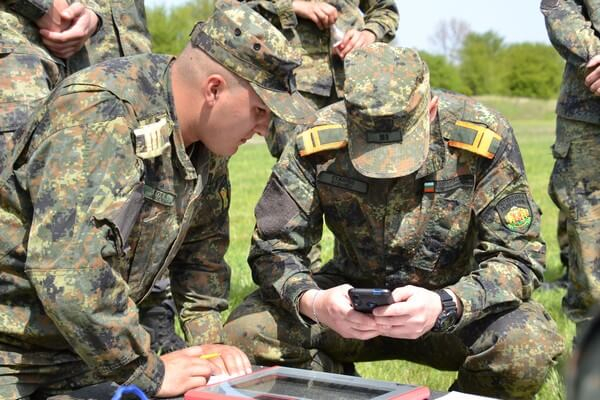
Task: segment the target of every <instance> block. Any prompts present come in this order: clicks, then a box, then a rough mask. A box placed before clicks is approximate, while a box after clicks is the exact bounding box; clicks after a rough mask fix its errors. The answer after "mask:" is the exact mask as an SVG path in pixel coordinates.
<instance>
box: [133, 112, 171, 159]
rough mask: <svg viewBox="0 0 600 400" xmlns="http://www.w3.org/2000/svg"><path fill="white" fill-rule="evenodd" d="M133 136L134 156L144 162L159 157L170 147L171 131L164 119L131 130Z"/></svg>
mask: <svg viewBox="0 0 600 400" xmlns="http://www.w3.org/2000/svg"><path fill="white" fill-rule="evenodd" d="M133 133H134V134H135V154H136V155H137V156H138V157H140V158H142V159H144V160H146V159H149V158H155V157H158V156H160V155H161V154H162V153H163V152H164V151H165V150H166V149H168V148H169V147H170V146H171V143H170V142H169V137H170V136H171V130H170V129H169V124H168V123H167V119H166V118H161V119H160V120H158V121H156V122H153V123H150V124H148V125H144V126H141V127H139V128H137V129H134V130H133Z"/></svg>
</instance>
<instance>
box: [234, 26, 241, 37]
mask: <svg viewBox="0 0 600 400" xmlns="http://www.w3.org/2000/svg"><path fill="white" fill-rule="evenodd" d="M233 33H234V34H235V36H240V35H241V34H242V31H241V30H240V28H235V31H233Z"/></svg>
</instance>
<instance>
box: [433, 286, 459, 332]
mask: <svg viewBox="0 0 600 400" xmlns="http://www.w3.org/2000/svg"><path fill="white" fill-rule="evenodd" d="M435 292H436V293H437V294H438V296H440V299H441V301H442V312H440V315H438V318H437V320H436V321H435V325H433V328H431V331H432V332H448V331H449V330H450V329H451V328H452V327H453V326H454V325H455V324H456V321H457V320H458V309H457V308H456V303H455V302H454V300H453V299H452V296H450V295H449V294H448V292H446V291H445V290H443V289H442V290H436V291H435Z"/></svg>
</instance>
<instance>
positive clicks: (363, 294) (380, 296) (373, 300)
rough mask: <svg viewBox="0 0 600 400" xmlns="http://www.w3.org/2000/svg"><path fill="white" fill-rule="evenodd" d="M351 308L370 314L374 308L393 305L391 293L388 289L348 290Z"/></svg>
mask: <svg viewBox="0 0 600 400" xmlns="http://www.w3.org/2000/svg"><path fill="white" fill-rule="evenodd" d="M348 296H350V301H351V302H352V307H353V308H354V309H355V310H356V311H360V312H364V313H370V312H371V311H373V309H374V308H375V307H379V306H386V305H388V304H392V303H394V298H393V297H392V292H390V291H389V290H388V289H357V288H352V289H349V290H348Z"/></svg>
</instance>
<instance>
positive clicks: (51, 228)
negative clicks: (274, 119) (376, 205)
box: [0, 1, 312, 399]
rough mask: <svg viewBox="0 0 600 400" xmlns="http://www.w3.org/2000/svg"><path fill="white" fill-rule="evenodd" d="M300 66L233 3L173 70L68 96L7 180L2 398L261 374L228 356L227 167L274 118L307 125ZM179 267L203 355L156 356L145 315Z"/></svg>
mask: <svg viewBox="0 0 600 400" xmlns="http://www.w3.org/2000/svg"><path fill="white" fill-rule="evenodd" d="M240 60H241V61H242V62H239V61H240ZM299 63H300V57H299V56H297V54H295V53H294V52H293V51H292V50H291V49H290V48H289V46H287V42H286V40H285V38H284V37H283V36H282V35H281V33H279V32H278V31H277V30H276V29H275V28H274V27H273V26H272V25H270V24H269V23H268V22H267V21H266V20H265V19H263V18H262V17H261V16H260V15H258V14H257V13H255V12H253V11H251V10H250V9H248V8H247V7H244V6H241V5H240V4H239V3H237V2H233V1H228V2H224V3H223V4H219V5H218V9H217V10H216V11H215V14H214V15H213V16H212V17H211V18H210V19H209V20H208V21H207V22H206V23H201V24H198V25H197V26H196V28H195V29H194V32H193V34H192V38H191V44H190V45H188V46H187V47H186V49H185V50H184V52H183V53H182V55H181V56H180V57H179V58H177V59H174V58H173V57H169V56H160V55H151V54H150V55H139V56H133V57H124V58H119V59H114V60H111V61H109V62H106V63H101V64H99V65H97V66H94V67H91V68H88V69H86V70H84V71H81V72H79V73H76V74H73V75H71V76H70V77H68V78H66V79H65V80H63V81H62V82H61V83H60V84H59V85H58V87H57V88H56V89H55V90H54V91H53V92H52V94H51V96H50V97H49V98H48V99H47V100H46V101H45V103H44V105H43V107H41V108H39V109H38V110H37V111H36V112H35V114H34V115H33V117H32V118H31V120H30V122H29V123H28V124H27V126H26V128H25V129H22V130H19V131H18V134H17V135H16V142H15V146H16V147H15V151H14V152H13V153H12V156H11V158H10V160H9V164H8V165H10V166H11V168H8V169H5V170H3V171H1V172H0V231H1V232H2V235H0V286H1V287H2V288H3V289H2V296H1V298H0V398H13V399H14V398H24V397H27V396H37V397H43V396H49V395H52V394H54V393H62V392H64V391H66V390H70V389H75V388H78V387H82V386H86V385H89V384H92V383H96V382H99V381H104V380H114V381H116V382H118V383H124V382H125V383H131V384H136V385H137V386H139V387H140V388H141V389H142V390H144V391H145V392H146V393H147V394H148V395H150V396H154V395H157V396H158V397H168V396H174V395H178V394H181V393H183V392H184V391H186V390H189V389H190V388H192V387H195V386H199V385H203V384H205V383H206V379H207V378H208V376H209V375H213V374H216V373H221V372H229V373H230V374H240V373H244V372H247V371H248V370H249V369H250V364H249V363H248V359H247V358H246V356H245V355H244V354H243V353H242V352H241V351H240V350H239V349H236V348H234V347H231V346H224V345H220V344H218V343H222V342H223V336H222V325H221V321H220V315H219V314H220V312H221V311H222V310H224V309H225V308H226V307H227V296H228V292H229V279H230V269H229V267H228V266H227V264H226V263H225V261H224V259H223V256H224V254H225V251H226V248H227V245H228V241H229V238H228V215H227V214H228V208H229V204H230V185H229V179H228V176H227V159H228V157H229V156H230V155H232V154H233V153H235V151H236V150H237V148H238V146H239V145H240V144H242V143H243V142H245V141H246V140H247V139H249V138H250V137H251V136H252V135H253V134H254V133H255V132H259V133H261V134H264V133H266V130H267V126H268V123H269V119H270V112H269V109H271V110H272V111H273V112H275V113H276V114H277V115H278V116H279V117H280V118H283V119H286V120H288V121H290V122H296V121H297V122H302V123H307V122H310V120H311V119H312V118H311V115H310V113H311V109H310V106H309V105H308V104H307V103H305V102H304V101H303V99H302V98H301V96H300V95H299V94H298V92H297V91H294V90H293V88H294V84H293V74H292V70H293V69H294V68H295V67H296V66H298V65H299ZM167 269H168V270H169V271H170V277H171V283H172V292H173V296H174V298H175V301H176V303H177V306H178V309H179V310H180V317H181V320H182V324H183V330H184V332H185V335H186V339H187V340H188V342H189V343H190V344H194V345H198V346H193V347H190V348H188V349H184V350H180V351H176V352H173V353H169V354H166V355H162V356H161V357H159V356H158V355H156V354H155V353H154V352H152V351H151V349H150V336H149V334H148V333H147V332H146V331H145V330H144V329H143V328H142V327H141V325H140V324H139V322H138V312H137V308H136V303H140V302H141V301H142V300H143V299H144V297H146V296H147V295H148V293H149V291H150V290H151V288H152V285H153V283H154V282H155V281H156V280H157V279H158V277H160V276H161V274H162V273H163V272H164V271H165V270H167ZM215 343H216V344H215ZM213 352H218V353H220V356H219V357H216V358H213V359H211V360H203V359H200V358H199V356H200V355H201V354H206V353H213ZM43 398H45V397H43Z"/></svg>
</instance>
